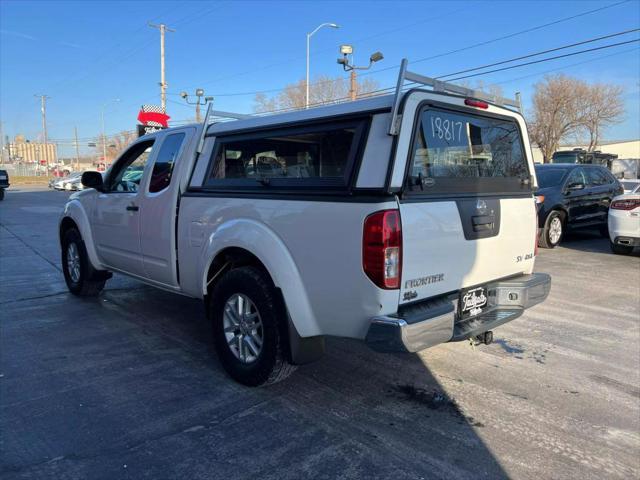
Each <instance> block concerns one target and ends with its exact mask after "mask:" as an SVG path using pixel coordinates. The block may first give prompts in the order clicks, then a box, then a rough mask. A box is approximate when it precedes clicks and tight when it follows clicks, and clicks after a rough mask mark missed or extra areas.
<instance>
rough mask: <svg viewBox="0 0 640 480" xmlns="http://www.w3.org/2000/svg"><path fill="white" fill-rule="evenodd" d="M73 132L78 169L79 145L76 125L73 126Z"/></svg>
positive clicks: (77, 166) (78, 167)
mask: <svg viewBox="0 0 640 480" xmlns="http://www.w3.org/2000/svg"><path fill="white" fill-rule="evenodd" d="M73 133H74V135H75V137H76V169H78V170H80V146H79V145H78V127H73Z"/></svg>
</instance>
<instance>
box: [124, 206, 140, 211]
mask: <svg viewBox="0 0 640 480" xmlns="http://www.w3.org/2000/svg"><path fill="white" fill-rule="evenodd" d="M139 209H140V207H138V206H137V205H127V210H128V211H129V212H137V211H138V210H139Z"/></svg>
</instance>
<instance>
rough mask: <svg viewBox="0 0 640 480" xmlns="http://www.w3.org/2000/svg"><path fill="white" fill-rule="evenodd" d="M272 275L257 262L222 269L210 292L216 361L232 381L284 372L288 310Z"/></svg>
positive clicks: (266, 380)
mask: <svg viewBox="0 0 640 480" xmlns="http://www.w3.org/2000/svg"><path fill="white" fill-rule="evenodd" d="M280 303H281V302H279V299H278V296H277V295H276V290H275V288H274V286H273V283H272V282H271V279H270V278H269V277H268V276H267V275H266V274H265V273H263V272H262V271H261V270H259V269H257V268H255V267H251V266H248V267H241V268H237V269H234V270H231V271H229V272H228V273H226V274H225V275H224V276H223V277H222V278H221V279H220V281H219V282H218V283H217V284H216V286H215V288H214V289H213V292H212V294H211V302H210V308H211V318H212V320H213V333H214V344H215V347H216V351H217V352H218V357H219V358H220V363H221V364H222V367H223V368H224V369H225V371H226V372H227V373H228V374H229V375H230V376H231V377H232V378H233V379H234V380H236V381H238V382H240V383H242V384H244V385H248V386H252V387H253V386H259V385H267V384H270V383H275V382H279V381H280V380H283V379H285V378H286V377H288V376H289V375H290V374H291V373H292V372H293V371H294V370H295V366H293V365H291V364H289V363H288V362H287V360H286V353H285V343H284V342H285V341H286V337H285V335H286V329H285V328H283V326H285V325H286V323H284V322H285V320H286V314H285V312H284V307H283V306H282V305H280Z"/></svg>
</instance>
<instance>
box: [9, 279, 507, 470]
mask: <svg viewBox="0 0 640 480" xmlns="http://www.w3.org/2000/svg"><path fill="white" fill-rule="evenodd" d="M5 307H6V309H5ZM2 308H3V309H4V311H5V313H4V314H3V329H2V338H1V343H2V354H3V360H2V364H3V367H2V374H3V378H2V383H1V385H2V396H1V405H0V412H1V413H0V417H1V418H0V424H1V428H2V431H3V432H4V434H3V441H4V448H3V455H2V462H1V464H2V467H1V470H0V471H1V472H2V473H3V474H4V475H6V478H12V474H15V475H16V476H19V477H20V478H30V477H42V476H46V477H48V478H61V477H63V476H64V477H66V478H119V477H123V478H142V477H146V478H221V477H224V478H247V477H252V478H253V477H258V478H303V477H313V478H336V477H344V478H362V477H367V478H417V477H424V478H505V477H506V476H507V475H506V473H505V472H504V471H503V470H502V468H501V466H500V465H499V463H498V462H497V461H496V459H495V458H494V457H493V455H492V453H491V452H490V451H489V450H488V449H487V447H486V446H485V444H484V443H483V441H482V439H481V438H480V437H479V435H478V429H482V428H483V427H484V425H483V424H482V423H481V422H478V421H476V420H474V419H473V418H468V417H465V415H464V413H463V412H462V411H461V410H460V408H459V407H458V405H457V404H456V401H455V399H454V398H450V397H449V396H448V395H447V392H446V391H445V390H444V389H443V388H442V386H441V385H440V384H439V382H438V381H437V380H436V379H435V378H434V376H433V375H432V374H431V372H430V371H429V369H428V368H427V367H426V366H425V365H424V364H423V363H422V361H421V360H420V358H419V357H417V356H416V355H382V354H376V353H374V352H372V351H370V350H369V349H368V348H367V347H365V346H363V345H362V344H360V343H358V342H353V341H346V340H340V339H332V340H330V341H329V342H328V351H327V355H326V356H325V358H324V359H323V360H321V361H320V362H318V363H315V364H312V365H309V366H304V367H301V368H299V370H298V372H296V373H295V374H294V375H293V376H292V377H290V379H289V380H287V381H285V382H284V383H281V384H276V385H274V386H272V387H268V388H261V389H251V388H245V387H242V386H240V385H238V384H236V383H234V382H233V381H232V380H231V379H229V378H228V377H227V376H226V375H225V374H224V373H223V371H222V369H221V367H220V366H219V364H218V363H217V360H216V359H215V358H212V356H213V357H215V355H212V351H211V349H210V348H209V342H208V338H209V336H210V329H209V326H208V324H207V321H206V320H205V316H204V312H203V308H202V306H201V303H200V302H198V301H194V300H191V299H187V298H184V297H181V296H177V295H173V294H168V293H164V292H161V291H157V290H154V289H151V288H148V287H144V286H139V287H138V288H135V289H130V290H112V291H107V292H105V294H104V295H103V296H102V297H100V298H99V299H96V300H81V299H77V298H74V297H71V296H69V295H66V294H65V295H60V296H54V297H50V298H46V299H41V300H39V301H25V302H17V303H14V304H8V305H5V306H3V307H2Z"/></svg>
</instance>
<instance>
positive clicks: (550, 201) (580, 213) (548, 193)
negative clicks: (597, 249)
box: [536, 164, 624, 248]
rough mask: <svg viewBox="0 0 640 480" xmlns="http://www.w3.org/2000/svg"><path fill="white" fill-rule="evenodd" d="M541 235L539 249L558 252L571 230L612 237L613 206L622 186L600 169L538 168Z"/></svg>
mask: <svg viewBox="0 0 640 480" xmlns="http://www.w3.org/2000/svg"><path fill="white" fill-rule="evenodd" d="M536 176H537V178H538V191H537V192H536V195H537V196H538V197H539V201H541V203H540V204H539V207H538V226H539V227H540V235H539V236H538V245H540V246H541V247H544V248H554V247H555V246H557V245H558V244H559V243H560V240H562V236H563V235H564V232H565V231H566V230H569V229H577V228H584V227H592V228H597V229H599V230H600V232H601V233H602V235H603V236H608V232H607V215H608V211H609V204H610V203H611V200H612V199H613V197H615V196H616V195H620V194H622V193H623V192H624V189H623V188H622V185H620V182H618V180H616V178H615V177H614V176H613V175H612V174H611V172H610V171H609V170H607V169H606V168H605V167H603V166H600V165H571V164H547V165H536Z"/></svg>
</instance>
